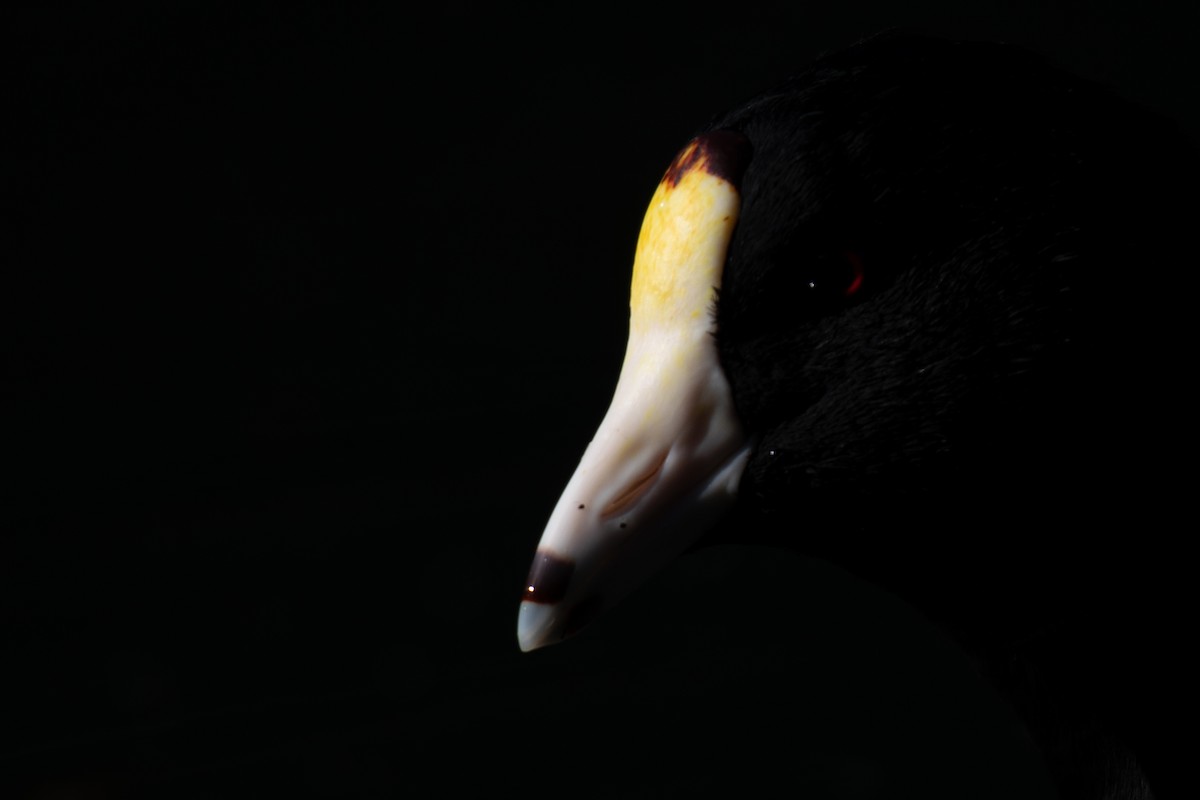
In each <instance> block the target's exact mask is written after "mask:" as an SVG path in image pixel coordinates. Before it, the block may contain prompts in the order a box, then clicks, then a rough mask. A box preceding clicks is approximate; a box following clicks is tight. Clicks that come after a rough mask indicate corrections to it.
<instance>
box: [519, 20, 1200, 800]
mask: <svg viewBox="0 0 1200 800" xmlns="http://www.w3.org/2000/svg"><path fill="white" fill-rule="evenodd" d="M1195 186H1196V183H1195V165H1194V159H1193V155H1192V151H1191V149H1190V147H1189V144H1188V142H1187V138H1186V137H1185V136H1184V135H1182V134H1181V133H1180V132H1179V131H1178V130H1177V129H1176V128H1175V127H1174V126H1173V125H1171V124H1169V123H1168V122H1166V121H1165V120H1163V119H1161V118H1160V117H1158V116H1157V115H1155V114H1153V113H1151V112H1150V111H1148V110H1146V109H1143V108H1141V107H1140V106H1138V105H1136V104H1134V103H1131V102H1128V101H1126V100H1125V99H1123V98H1120V97H1119V96H1117V95H1116V94H1115V93H1113V92H1110V91H1108V90H1106V89H1104V88H1103V87H1100V86H1098V85H1096V84H1094V83H1092V82H1089V81H1086V80H1083V79H1080V78H1078V77H1075V76H1072V75H1071V74H1069V73H1067V72H1066V71H1064V70H1062V69H1059V68H1058V67H1056V66H1055V65H1053V64H1052V63H1050V62H1049V61H1048V60H1047V59H1044V58H1042V57H1041V56H1039V55H1036V54H1033V53H1030V52H1028V51H1025V50H1023V49H1020V48H1016V47H1011V46H1006V45H1001V44H994V43H968V42H951V41H942V40H938V39H931V38H925V37H918V36H906V35H885V36H880V37H877V38H874V39H870V40H867V41H864V42H861V43H859V44H857V45H855V46H853V47H851V48H849V49H848V50H846V51H844V52H840V53H836V54H832V55H829V56H826V57H823V58H821V59H820V60H818V61H817V62H816V63H814V64H812V65H811V66H810V67H808V68H807V69H805V70H804V71H803V72H801V73H799V74H797V75H796V76H795V77H793V78H791V79H789V80H787V81H785V82H784V83H783V84H782V85H780V86H777V87H776V88H774V89H773V90H771V91H768V92H766V93H764V94H762V95H761V96H759V97H757V98H755V99H753V100H751V101H750V102H748V103H747V104H745V105H744V106H742V107H740V108H738V109H736V110H734V111H732V112H729V113H727V114H724V115H721V116H719V117H717V118H715V119H713V120H712V121H710V122H709V123H708V124H707V125H704V126H703V127H702V128H701V129H699V130H698V131H697V133H696V136H695V138H694V139H692V141H690V142H689V143H688V144H687V145H686V146H685V147H684V149H683V150H682V151H681V152H680V154H679V155H678V156H677V157H676V159H675V160H674V162H673V163H672V164H671V165H670V167H669V169H668V170H667V172H666V174H665V176H664V177H663V179H662V182H661V183H660V184H659V186H658V188H657V191H656V192H655V194H654V196H653V199H652V200H651V203H650V208H649V210H648V211H647V214H646V217H645V221H644V224H643V228H642V232H641V235H640V237H639V239H638V243H637V250H636V255H635V259H634V268H633V281H632V289H631V301H630V305H631V314H630V334H629V342H628V348H627V351H626V357H625V361H624V364H623V366H622V371H621V376H620V379H619V381H618V385H617V388H616V392H615V395H614V397H613V399H612V405H611V407H610V409H609V411H608V413H607V415H606V416H605V418H604V420H603V422H602V423H601V425H600V427H599V429H598V431H597V432H596V435H595V437H594V439H593V441H592V443H591V444H590V445H589V446H588V448H587V450H586V452H585V453H584V455H583V458H582V460H581V462H580V464H579V466H578V469H577V471H576V472H575V474H574V476H573V477H572V478H571V479H570V481H569V483H568V484H567V486H566V489H565V490H564V492H563V494H562V496H561V499H560V501H559V503H558V505H557V506H556V507H555V509H554V510H553V512H552V514H551V517H550V520H549V523H548V525H547V527H546V530H545V532H544V534H543V536H542V538H541V541H540V543H539V544H538V546H537V552H536V555H535V558H534V563H533V567H532V569H531V571H530V574H529V578H528V580H527V582H526V585H525V589H524V596H523V598H522V602H521V607H520V613H519V619H518V640H519V643H520V647H521V648H522V649H523V650H526V651H528V650H533V649H536V648H539V647H542V646H544V645H548V644H550V643H553V642H556V641H559V640H561V639H563V638H566V637H567V636H569V635H571V634H574V633H575V632H577V631H579V630H580V629H581V628H583V627H584V626H585V625H586V623H587V622H589V621H590V620H592V619H594V618H595V617H596V615H597V614H599V613H601V612H603V611H604V609H605V608H608V607H610V606H611V605H612V604H613V603H615V602H617V601H619V600H620V599H621V598H622V597H623V596H625V595H626V594H627V593H628V592H629V591H630V590H631V589H633V588H634V587H636V586H637V585H638V584H640V583H641V582H643V581H645V580H646V579H647V578H649V577H650V576H651V575H653V573H654V572H655V571H656V570H657V569H659V568H661V567H662V566H663V565H664V564H666V563H667V562H668V561H669V560H670V559H672V558H674V557H676V556H677V555H679V554H680V553H681V552H683V551H684V550H686V549H688V548H689V547H694V546H701V545H703V544H705V543H708V542H711V541H721V542H730V541H752V542H757V543H763V542H766V543H770V544H773V545H778V546H783V547H790V548H794V549H796V550H799V551H801V552H803V553H805V554H808V555H812V556H815V557H819V558H823V559H828V560H830V561H832V562H835V563H837V564H839V565H841V566H843V567H844V568H846V569H847V570H850V571H852V572H854V573H856V574H858V575H861V576H863V577H866V578H868V579H871V580H873V581H877V582H878V583H879V584H881V585H882V586H884V587H886V588H887V589H889V590H891V591H893V592H895V594H897V595H898V596H900V597H903V598H904V599H905V600H907V601H908V602H910V603H911V604H912V605H913V606H915V607H916V608H917V609H919V610H921V611H922V612H923V613H925V614H926V615H927V616H928V617H929V618H931V619H932V620H934V621H936V622H937V623H938V624H940V625H941V626H944V628H945V629H946V630H947V631H949V632H950V633H951V634H952V635H953V636H954V637H955V638H956V640H957V641H958V642H960V643H961V645H962V647H963V649H964V650H965V651H966V652H967V653H969V654H970V656H971V657H972V658H973V659H975V660H976V661H977V663H978V664H979V665H980V669H981V670H983V671H984V672H985V673H986V674H987V675H988V677H989V678H990V679H991V680H993V681H994V683H995V685H996V686H997V687H998V689H999V690H1000V691H1001V693H1002V694H1004V695H1005V696H1007V697H1009V698H1010V699H1011V701H1012V703H1013V706H1014V707H1015V709H1016V710H1017V711H1018V712H1019V713H1020V714H1021V715H1022V718H1023V720H1024V721H1025V724H1026V725H1027V726H1028V730H1029V732H1030V735H1031V736H1032V737H1033V739H1034V740H1035V741H1036V743H1037V744H1038V745H1039V747H1040V748H1041V751H1042V752H1043V753H1044V754H1045V758H1046V761H1047V764H1048V766H1049V768H1050V771H1051V773H1052V774H1053V775H1054V777H1055V780H1056V781H1057V783H1058V788H1059V790H1060V793H1061V794H1062V795H1063V796H1064V797H1097V798H1098V797H1143V796H1151V795H1150V789H1149V788H1147V786H1148V784H1147V782H1149V785H1153V786H1154V787H1155V791H1157V792H1158V794H1159V795H1160V796H1162V795H1163V794H1168V793H1169V789H1168V787H1169V786H1171V785H1172V782H1173V780H1174V776H1173V774H1172V770H1173V769H1174V768H1175V765H1176V764H1177V763H1178V762H1177V761H1176V760H1175V759H1174V756H1176V755H1178V754H1179V753H1181V752H1183V745H1182V744H1181V743H1180V740H1179V738H1178V734H1176V733H1175V732H1174V728H1173V727H1172V726H1171V725H1169V724H1167V723H1168V722H1169V721H1170V719H1171V718H1172V715H1173V714H1179V715H1180V716H1181V717H1182V715H1183V714H1184V712H1183V711H1182V710H1180V709H1182V708H1184V706H1182V705H1181V703H1183V702H1184V698H1183V695H1182V694H1181V692H1182V691H1183V690H1184V687H1185V686H1187V685H1188V684H1189V680H1188V678H1187V672H1188V670H1187V668H1186V666H1185V663H1186V662H1185V660H1184V656H1183V653H1184V652H1185V651H1184V649H1183V648H1182V647H1181V646H1180V645H1179V644H1178V643H1179V642H1180V640H1181V638H1182V634H1183V628H1182V619H1183V613H1182V609H1181V603H1180V600H1181V598H1182V596H1183V579H1184V577H1185V575H1186V564H1185V563H1184V559H1182V558H1181V557H1179V556H1178V555H1173V551H1174V547H1175V544H1174V541H1175V539H1174V538H1173V537H1177V536H1178V530H1179V526H1180V525H1186V522H1180V521H1176V515H1177V514H1178V513H1179V512H1180V511H1181V502H1182V498H1184V497H1185V490H1184V487H1185V486H1186V483H1185V481H1184V478H1185V476H1186V473H1187V472H1189V471H1190V467H1188V466H1187V465H1188V464H1189V463H1190V453H1191V452H1193V446H1194V445H1193V441H1194V438H1193V434H1192V428H1193V427H1194V426H1193V423H1192V421H1191V419H1190V418H1189V416H1188V413H1187V412H1188V410H1189V409H1188V403H1187V402H1186V400H1187V398H1188V397H1189V395H1190V390H1189V389H1188V388H1187V387H1188V383H1187V380H1186V378H1187V376H1186V374H1185V373H1186V372H1187V371H1188V370H1186V369H1185V365H1186V364H1187V363H1189V362H1188V361H1185V356H1186V357H1188V358H1190V357H1191V349H1190V348H1189V347H1188V346H1187V342H1188V341H1189V340H1190V338H1191V329H1190V326H1189V323H1188V312H1187V308H1188V306H1189V305H1190V303H1191V302H1192V300H1191V298H1192V294H1191V291H1190V282H1191V273H1192V271H1193V268H1194V267H1193V265H1194V262H1195V259H1194V257H1193V256H1192V254H1191V247H1192V246H1193V243H1192V242H1191V238H1192V237H1191V233H1190V232H1191V231H1192V230H1194V228H1195V225H1196V220H1197V219H1198V217H1197V215H1196V201H1195V198H1194V194H1195ZM1186 518H1187V517H1186V516H1184V517H1180V518H1179V519H1180V520H1186ZM763 613H770V609H764V610H763Z"/></svg>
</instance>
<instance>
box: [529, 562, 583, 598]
mask: <svg viewBox="0 0 1200 800" xmlns="http://www.w3.org/2000/svg"><path fill="white" fill-rule="evenodd" d="M574 572H575V562H573V561H571V560H569V559H565V558H559V557H558V556H552V555H550V554H549V553H542V552H539V553H537V554H536V555H535V556H534V558H533V566H531V567H530V568H529V577H528V578H526V579H525V589H524V591H522V592H521V600H523V601H526V600H527V601H529V602H531V603H557V602H558V601H559V600H562V599H563V597H564V596H565V595H566V593H567V585H568V584H570V582H571V575H572V574H573V573H574Z"/></svg>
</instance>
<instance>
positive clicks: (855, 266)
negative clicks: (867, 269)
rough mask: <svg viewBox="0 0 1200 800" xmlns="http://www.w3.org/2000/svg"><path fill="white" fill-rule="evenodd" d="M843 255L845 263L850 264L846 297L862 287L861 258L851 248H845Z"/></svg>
mask: <svg viewBox="0 0 1200 800" xmlns="http://www.w3.org/2000/svg"><path fill="white" fill-rule="evenodd" d="M843 255H844V256H845V258H846V263H847V264H849V265H850V283H848V284H847V285H846V297H853V296H854V293H855V292H857V291H858V290H859V289H861V288H862V283H863V265H862V258H861V257H860V256H859V255H858V253H856V252H854V251H853V250H847V251H846V252H845V253H843Z"/></svg>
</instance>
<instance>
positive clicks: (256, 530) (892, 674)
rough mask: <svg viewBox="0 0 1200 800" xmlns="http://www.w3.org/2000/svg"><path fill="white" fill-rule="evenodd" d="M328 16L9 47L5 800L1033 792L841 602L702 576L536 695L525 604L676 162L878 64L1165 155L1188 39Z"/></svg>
mask: <svg viewBox="0 0 1200 800" xmlns="http://www.w3.org/2000/svg"><path fill="white" fill-rule="evenodd" d="M350 5H351V4H333V3H324V4H319V3H311V2H293V3H279V4H270V3H264V2H242V3H213V2H194V3H193V2H173V3H166V4H163V3H154V2H145V3H129V2H124V3H119V4H112V3H82V2H78V3H69V2H64V3H53V4H50V3H38V4H26V5H20V4H18V5H16V6H9V7H8V8H7V9H6V10H5V11H3V12H0V14H3V17H0V21H2V25H3V34H4V42H5V47H4V52H5V54H6V57H7V58H9V59H11V60H10V66H8V67H5V69H4V76H3V77H4V86H3V103H4V107H3V114H4V128H5V133H6V138H7V139H8V143H7V144H5V145H4V147H3V150H2V151H0V152H2V160H0V248H2V249H0V259H2V264H3V273H2V288H0V303H2V304H3V305H2V307H0V314H2V317H0V319H2V322H0V324H2V325H3V337H2V339H0V347H2V348H3V354H4V361H3V368H4V378H3V380H4V383H3V396H4V400H5V405H6V406H7V407H8V409H9V410H8V411H6V412H5V413H4V420H5V422H4V432H3V436H4V442H3V443H2V444H0V446H2V447H3V452H4V454H5V459H4V461H5V463H6V464H7V465H8V466H9V467H10V478H9V479H8V480H7V482H6V484H5V485H4V488H3V490H2V491H3V497H2V499H3V508H4V523H3V524H4V527H3V531H2V535H0V673H2V675H3V677H2V678H0V687H2V688H0V796H3V797H5V798H8V797H18V798H25V797H32V798H125V797H138V798H141V797H145V798H158V797H171V798H224V797H280V796H314V797H339V798H341V797H345V798H359V797H363V798H366V797H394V796H405V795H407V794H408V793H410V791H411V792H413V793H415V792H416V791H418V787H423V788H421V789H420V790H419V791H420V793H421V794H422V795H429V794H434V795H440V794H442V793H443V792H445V793H451V792H464V793H471V794H475V795H479V794H482V793H484V792H487V793H488V794H489V795H490V794H491V793H492V792H494V791H504V792H520V793H523V794H526V795H527V796H533V797H540V796H547V795H550V796H552V795H556V794H560V793H570V794H572V795H574V796H578V797H658V796H673V795H679V796H694V795H695V794H697V793H699V792H700V791H701V790H708V789H720V788H738V789H741V790H744V791H746V792H748V793H749V794H751V795H753V794H755V788H756V787H758V786H771V785H775V784H776V783H777V782H782V784H781V785H784V786H789V787H791V788H794V789H795V790H796V791H798V792H801V793H803V794H804V795H805V796H808V797H814V798H815V797H876V796H887V797H896V796H919V797H926V798H933V797H961V796H972V797H1007V796H1020V797H1038V796H1046V795H1045V789H1044V787H1042V786H1041V784H1040V783H1039V781H1040V780H1041V772H1040V769H1041V767H1040V764H1039V762H1038V760H1037V758H1036V757H1035V756H1034V755H1033V754H1032V752H1031V751H1030V749H1029V748H1028V746H1027V745H1026V743H1025V742H1024V739H1023V738H1022V736H1021V735H1020V733H1019V731H1018V730H1017V728H1016V726H1015V724H1014V722H1013V719H1012V717H1011V716H1009V714H1008V712H1007V711H1006V710H1005V709H1004V707H1003V706H1001V705H1000V703H999V702H998V700H996V698H995V697H994V696H993V695H992V694H991V692H990V691H989V690H987V689H986V688H985V687H984V686H983V684H982V683H981V682H980V681H979V679H978V678H976V676H975V673H974V672H973V671H972V669H971V667H970V664H969V663H968V662H967V660H966V658H965V657H964V656H962V655H960V654H959V653H958V652H957V651H956V650H955V649H953V648H952V647H951V646H950V645H949V644H948V643H947V641H946V640H945V639H944V638H943V637H942V636H941V634H940V633H939V632H938V631H937V630H936V629H935V628H934V627H933V626H931V625H929V624H927V623H926V622H924V621H923V620H921V619H920V618H919V617H917V616H916V615H915V614H914V613H913V612H911V611H910V610H909V609H908V607H907V606H904V605H903V604H901V603H899V602H897V601H895V600H894V599H892V598H891V597H889V596H888V595H885V594H883V593H882V592H881V591H879V590H877V589H875V588H873V587H871V586H869V585H866V584H864V583H861V582H859V581H857V580H855V579H854V578H852V577H850V576H847V575H845V574H843V573H842V572H840V571H839V570H837V569H835V568H833V567H831V566H829V565H826V564H823V563H820V562H815V561H810V560H806V559H804V558H801V557H800V556H796V555H789V554H782V553H777V552H774V551H771V550H767V549H758V548H744V549H738V548H721V549H717V550H711V551H706V552H702V553H698V554H694V555H690V556H688V557H686V558H684V559H682V560H681V561H680V562H678V563H677V564H676V565H675V566H674V567H672V568H671V569H670V570H669V571H668V572H667V573H666V574H664V575H663V576H662V577H661V578H660V579H659V580H658V581H657V582H656V583H654V584H653V585H651V586H649V587H647V588H646V589H645V590H643V591H642V592H639V593H638V594H636V595H635V596H633V597H631V598H630V599H629V600H628V601H627V602H626V603H625V605H624V606H623V607H621V608H619V609H618V610H617V611H615V612H613V613H612V614H611V615H610V616H609V617H607V618H606V619H604V620H602V621H600V622H598V623H597V624H596V625H595V626H594V628H592V629H590V630H589V631H587V632H586V633H585V634H584V635H582V636H580V637H578V638H576V639H574V640H572V642H571V643H569V644H566V645H562V646H560V647H555V648H551V649H549V650H545V651H539V652H537V653H534V654H529V655H523V654H521V653H519V652H518V650H517V647H516V641H515V622H516V609H517V600H518V597H519V592H520V588H521V582H522V579H523V578H524V575H525V571H526V569H527V567H528V564H529V562H530V558H531V556H532V553H533V548H534V545H535V544H536V541H537V538H538V536H539V535H540V533H541V529H542V526H543V524H544V523H545V519H546V517H547V516H548V514H549V512H550V509H551V508H552V506H553V504H554V501H555V499H556V497H557V494H558V492H559V490H560V489H561V488H562V486H563V485H564V484H565V482H566V480H567V478H568V477H569V475H570V473H571V471H572V469H573V467H574V464H575V461H576V459H577V458H578V456H579V455H580V454H581V453H582V450H583V448H584V446H585V444H586V443H587V441H588V440H589V438H590V436H591V433H592V431H593V429H594V427H595V425H596V424H597V423H598V422H599V420H600V417H601V416H602V414H603V412H604V409H605V407H606V406H607V402H608V398H609V395H610V393H611V391H612V388H613V386H614V385H615V379H616V376H617V371H618V368H619V365H620V360H621V356H622V353H623V349H624V337H625V324H626V313H627V311H626V303H627V280H628V275H629V269H630V266H631V263H632V253H633V244H634V241H635V238H636V235H637V230H638V226H639V224H640V221H641V216H642V213H643V210H644V206H645V203H646V201H647V200H648V199H649V196H650V194H651V192H652V191H653V189H654V186H655V184H656V183H657V180H658V178H659V176H660V175H661V173H662V171H663V169H664V168H665V167H666V165H667V163H668V162H669V161H670V159H671V157H672V156H673V155H674V153H675V151H676V150H677V149H678V147H679V146H680V145H681V144H682V143H683V142H684V141H686V139H687V138H688V137H689V135H690V134H691V132H692V130H693V129H694V128H695V127H697V126H699V125H700V124H702V123H703V122H704V121H705V120H707V119H708V118H709V117H710V116H711V115H713V114H716V113H718V112H720V111H722V110H725V109H726V108H728V107H729V106H731V105H734V104H736V103H738V102H740V101H741V100H743V99H745V98H747V97H748V96H749V95H751V94H753V93H755V92H757V91H760V90H762V89H765V88H767V87H769V86H770V85H771V84H772V83H774V82H775V81H777V80H779V79H780V78H782V77H783V76H784V75H785V74H786V73H788V72H789V71H791V70H792V69H794V68H796V67H798V66H800V65H803V64H804V63H805V62H806V61H808V60H809V59H811V58H813V57H815V56H817V55H819V54H820V53H822V52H824V51H827V50H831V49H836V48H838V47H841V46H844V45H846V44H849V43H851V42H853V41H854V40H856V39H858V38H860V37H862V36H866V35H869V34H872V33H875V32H878V31H880V30H883V29H886V28H890V27H894V26H899V27H902V28H905V29H910V30H917V31H924V32H929V33H938V34H945V35H949V36H954V37H962V38H986V39H1000V40H1005V41H1010V42H1015V43H1019V44H1024V45H1028V46H1030V47H1033V48H1035V49H1037V50H1040V51H1042V52H1044V53H1046V54H1048V55H1050V56H1051V57H1052V58H1054V59H1055V60H1057V61H1059V62H1060V63H1063V64H1065V65H1066V66H1068V67H1071V68H1073V69H1075V70H1077V71H1079V72H1081V73H1084V74H1086V75H1089V76H1092V77H1094V78H1096V79H1099V80H1102V81H1104V82H1106V83H1109V84H1110V85H1112V86H1114V87H1115V88H1116V89H1117V90H1118V91H1120V92H1122V93H1123V94H1126V95H1128V96H1131V97H1134V98H1137V99H1140V100H1142V101H1143V102H1145V103H1147V104H1148V105H1151V106H1152V107H1154V108H1157V109H1159V110H1161V111H1164V112H1166V113H1168V114H1169V115H1170V116H1173V117H1175V118H1177V119H1180V120H1181V121H1182V122H1184V123H1185V125H1186V126H1187V127H1188V129H1189V130H1190V131H1191V132H1192V133H1193V135H1195V134H1196V133H1197V131H1198V130H1200V119H1198V116H1197V109H1196V106H1195V104H1194V103H1193V100H1194V97H1195V86H1196V85H1197V84H1196V79H1197V77H1198V76H1200V69H1198V61H1200V59H1198V58H1197V56H1196V51H1195V48H1194V34H1195V32H1196V30H1198V27H1197V24H1198V23H1200V13H1198V12H1197V11H1196V10H1195V9H1196V8H1197V6H1196V5H1195V4H1184V3H1180V4H1178V10H1174V9H1172V7H1171V6H1166V5H1157V6H1156V5H1154V4H1150V3H1144V2H1143V3H1121V4H1117V3H1099V2H1091V3H1084V2H1078V3H1075V2H1059V3H1053V4H1046V3H1033V2H1029V3H976V4H964V3H961V2H945V3H934V2H924V3H915V4H914V3H907V4H906V3H893V2H882V1H881V2H849V3H819V4H817V3H796V4H787V3H765V4H757V5H754V4H750V5H747V4H731V5H727V6H726V7H724V8H722V9H719V10H711V11H705V12H704V13H700V11H699V10H698V9H697V8H696V7H695V6H693V5H691V4H687V5H680V6H678V7H673V8H664V10H662V11H660V12H651V11H650V10H648V8H638V9H636V10H633V11H621V10H612V11H607V10H606V11H603V12H601V11H598V10H597V8H598V7H594V6H578V7H577V6H562V10H560V11H547V10H543V9H534V8H532V7H531V6H526V5H522V4H507V5H503V6H497V7H494V8H492V9H491V10H481V9H476V8H472V7H470V6H468V5H466V4H452V3H451V4H445V7H444V10H442V11H437V12H434V11H429V10H423V11H420V12H415V13H414V12H413V11H411V10H404V9H403V8H401V4H398V3H366V4H361V3H360V4H354V6H353V8H351V7H350ZM13 472H15V475H12V473H13ZM430 787H432V789H431V788H430Z"/></svg>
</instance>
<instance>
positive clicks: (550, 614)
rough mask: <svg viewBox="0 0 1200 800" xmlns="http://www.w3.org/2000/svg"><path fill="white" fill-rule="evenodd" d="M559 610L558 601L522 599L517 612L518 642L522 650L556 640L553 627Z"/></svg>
mask: <svg viewBox="0 0 1200 800" xmlns="http://www.w3.org/2000/svg"><path fill="white" fill-rule="evenodd" d="M558 610H559V608H558V604H557V603H533V602H530V601H528V600H525V601H522V603H521V610H520V612H518V614H517V643H518V644H519V645H520V646H521V652H523V653H528V652H530V651H531V650H536V649H538V648H539V647H544V646H545V645H548V644H550V643H551V642H552V641H553V640H554V639H553V638H552V637H553V629H554V623H555V621H556V620H557V617H558Z"/></svg>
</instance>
